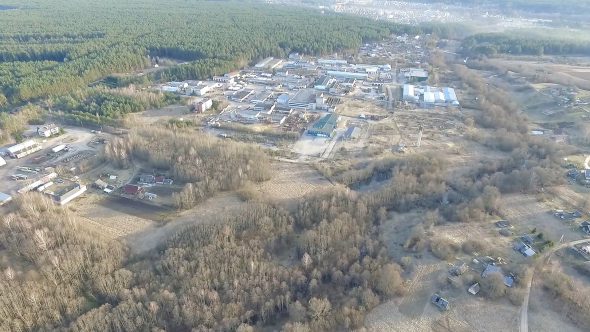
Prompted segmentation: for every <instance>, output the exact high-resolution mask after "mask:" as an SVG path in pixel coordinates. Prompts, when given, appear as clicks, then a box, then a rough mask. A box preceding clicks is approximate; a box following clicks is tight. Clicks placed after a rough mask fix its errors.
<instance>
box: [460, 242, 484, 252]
mask: <svg viewBox="0 0 590 332" xmlns="http://www.w3.org/2000/svg"><path fill="white" fill-rule="evenodd" d="M461 248H462V249H463V252H465V253H466V254H468V255H473V254H474V253H482V252H484V251H485V249H486V246H485V244H484V243H483V241H481V240H467V241H465V242H463V245H462V246H461Z"/></svg>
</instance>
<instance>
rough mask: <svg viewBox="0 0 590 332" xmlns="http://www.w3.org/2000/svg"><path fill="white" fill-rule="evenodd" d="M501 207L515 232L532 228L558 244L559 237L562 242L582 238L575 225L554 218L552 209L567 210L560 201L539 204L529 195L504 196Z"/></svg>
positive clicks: (528, 230) (523, 231)
mask: <svg viewBox="0 0 590 332" xmlns="http://www.w3.org/2000/svg"><path fill="white" fill-rule="evenodd" d="M502 206H503V209H502V211H504V213H505V217H506V219H507V220H509V221H510V222H511V223H512V225H513V226H514V227H515V232H517V231H519V232H521V233H526V232H530V231H531V230H532V229H533V228H536V229H537V231H539V232H543V233H544V234H545V235H546V238H547V239H549V240H553V241H555V242H558V241H559V239H560V238H561V236H563V238H564V241H573V240H578V239H581V238H582V235H581V232H579V230H578V229H577V227H576V226H575V225H570V224H569V223H568V222H565V221H562V220H559V219H557V218H556V217H554V216H553V215H552V213H551V211H552V210H553V209H564V210H567V209H568V207H567V206H563V204H562V202H561V201H560V200H553V201H548V202H539V201H538V200H537V198H536V197H534V196H531V195H521V194H516V195H504V196H503V197H502Z"/></svg>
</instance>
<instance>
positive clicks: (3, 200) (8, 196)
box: [0, 193, 12, 206]
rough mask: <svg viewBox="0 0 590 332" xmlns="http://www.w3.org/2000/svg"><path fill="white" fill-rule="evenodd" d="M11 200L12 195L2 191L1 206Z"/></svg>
mask: <svg viewBox="0 0 590 332" xmlns="http://www.w3.org/2000/svg"><path fill="white" fill-rule="evenodd" d="M10 201H12V196H10V195H8V194H5V193H0V206H1V205H4V204H6V203H8V202H10Z"/></svg>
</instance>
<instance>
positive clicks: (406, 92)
mask: <svg viewBox="0 0 590 332" xmlns="http://www.w3.org/2000/svg"><path fill="white" fill-rule="evenodd" d="M402 100H404V101H412V102H414V101H417V100H418V98H417V97H416V92H415V89H414V86H413V85H411V84H404V88H403V93H402Z"/></svg>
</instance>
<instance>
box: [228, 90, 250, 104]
mask: <svg viewBox="0 0 590 332" xmlns="http://www.w3.org/2000/svg"><path fill="white" fill-rule="evenodd" d="M253 93H254V90H247V89H242V90H240V91H236V92H234V93H233V94H232V95H231V96H230V97H229V98H230V99H231V100H233V101H237V102H240V103H243V102H244V101H245V100H246V99H248V97H250V96H251V95H252V94H253Z"/></svg>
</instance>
